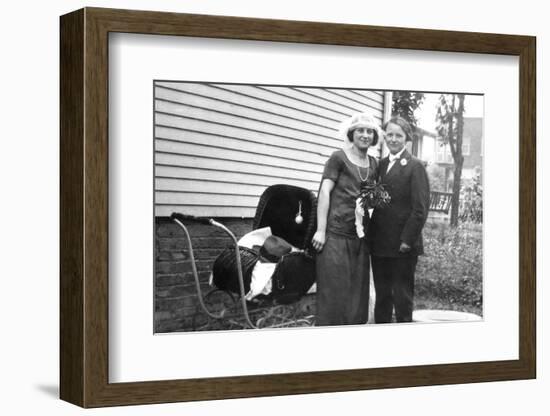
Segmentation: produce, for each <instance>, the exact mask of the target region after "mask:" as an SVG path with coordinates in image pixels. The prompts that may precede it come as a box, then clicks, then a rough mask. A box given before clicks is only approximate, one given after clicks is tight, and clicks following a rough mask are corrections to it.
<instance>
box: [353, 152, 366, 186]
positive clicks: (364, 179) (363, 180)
mask: <svg viewBox="0 0 550 416" xmlns="http://www.w3.org/2000/svg"><path fill="white" fill-rule="evenodd" d="M350 153H351V154H352V155H353V156H354V157H356V158H357V160H358V161H359V163H357V164H356V163H353V164H354V165H355V168H356V169H357V174H358V175H359V179H361V182H366V181H367V179H369V173H370V164H369V165H368V166H365V168H364V169H367V176H366V177H364V178H363V175H361V168H360V167H359V164H360V163H361V158H360V157H359V156H357V155H355V154H354V153H353V150H352V151H351V152H350ZM365 160H366V161H367V163H368V162H369V157H368V156H365Z"/></svg>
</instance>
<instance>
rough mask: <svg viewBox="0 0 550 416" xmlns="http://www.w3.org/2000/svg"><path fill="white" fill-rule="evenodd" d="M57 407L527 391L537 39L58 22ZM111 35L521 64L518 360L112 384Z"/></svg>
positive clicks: (208, 23)
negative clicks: (391, 391) (422, 390)
mask: <svg viewBox="0 0 550 416" xmlns="http://www.w3.org/2000/svg"><path fill="white" fill-rule="evenodd" d="M60 28H61V39H60V41H61V44H60V47H61V50H60V65H61V91H60V101H61V104H60V105H61V108H60V110H61V120H60V125H61V127H60V132H61V155H60V160H61V179H60V187H61V200H60V205H61V215H60V222H61V230H60V233H61V243H60V244H61V246H60V262H61V267H60V278H61V284H60V312H61V314H60V378H61V385H60V396H61V399H63V400H66V401H68V402H71V403H74V404H77V405H79V406H82V407H101V406H114V405H129V404H146V403H163V402H178V401H192V400H212V399H225V398H237V397H258V396H270V395H287V394H302V393H321V392H339V391H351V390H363V389H377V388H397V387H408V386H425V385H440V384H453V383H473V382H486V381H498V380H517V379H529V378H535V376H536V332H535V331H536V325H535V323H536V321H535V313H536V302H535V301H536V296H535V294H536V290H535V276H536V275H535V260H536V259H535V252H536V250H535V249H536V235H535V233H536V232H535V230H536V190H535V189H536V186H535V185H536V179H535V172H536V149H535V128H536V93H535V91H536V90H535V82H536V81H535V74H536V69H535V59H536V58H535V50H536V47H535V45H536V41H535V38H534V37H529V36H516V35H500V34H484V33H467V32H451V31H436V30H420V29H404V28H390V27H375V26H360V25H343V24H328V23H316V22H296V21H282V20H267V19H253V18H240V17H225V16H207V15H190V14H176V13H161V12H146V11H129V10H114V9H99V8H85V9H81V10H78V11H75V12H72V13H70V14H67V15H65V16H62V17H61V21H60ZM110 32H123V33H140V34H151V35H172V36H191V37H205V38H223V39H241V40H260V41H277V42H297V43H312V44H330V45H347V46H368V47H377V48H394V49H414V50H429V51H447V52H468V53H482V54H501V55H512V56H517V57H519V70H520V80H519V103H520V105H519V109H518V111H519V120H520V125H519V135H520V143H519V151H520V155H519V161H520V178H519V179H520V180H519V199H520V207H519V236H520V241H519V247H520V250H519V270H518V273H519V309H520V316H519V359H517V360H507V361H491V362H472V363H458V364H443V365H441V364H437V365H413V366H405V367H390V368H368V369H354V370H339V371H319V372H306V373H287V374H264V375H253V376H237V377H217V378H203V379H181V380H169V381H146V382H131V383H110V382H109V379H108V361H109V354H108V286H109V285H108V282H109V280H108V279H109V277H108V222H109V218H108V172H109V167H108V140H109V138H108V68H109V67H108V65H109V62H108V35H109V33H110Z"/></svg>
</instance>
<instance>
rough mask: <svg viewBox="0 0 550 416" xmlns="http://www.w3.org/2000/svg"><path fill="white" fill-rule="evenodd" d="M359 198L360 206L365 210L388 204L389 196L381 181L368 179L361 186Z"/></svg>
mask: <svg viewBox="0 0 550 416" xmlns="http://www.w3.org/2000/svg"><path fill="white" fill-rule="evenodd" d="M359 200H360V205H361V208H363V209H364V210H366V209H370V208H377V207H383V206H386V205H388V204H389V203H390V201H391V196H390V194H389V193H388V191H387V190H386V187H385V185H384V184H383V183H376V182H371V181H369V182H366V183H364V184H363V185H362V186H361V190H360V192H359Z"/></svg>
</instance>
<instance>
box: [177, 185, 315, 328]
mask: <svg viewBox="0 0 550 416" xmlns="http://www.w3.org/2000/svg"><path fill="white" fill-rule="evenodd" d="M316 214H317V200H316V197H315V195H314V194H313V192H311V191H309V190H307V189H304V188H300V187H297V186H292V185H281V184H279V185H272V186H270V187H268V188H267V189H266V190H265V191H264V193H263V194H262V195H261V197H260V200H259V203H258V206H257V208H256V214H255V216H254V220H253V224H252V228H253V230H257V231H260V232H261V231H263V230H269V231H270V234H271V237H269V238H268V240H269V241H271V242H273V241H275V245H276V246H277V247H275V250H269V249H267V251H266V250H264V249H265V248H266V244H264V245H263V246H262V247H261V248H259V247H257V246H256V247H246V246H242V245H239V244H238V240H237V238H236V237H235V235H234V234H233V233H232V232H231V231H230V230H229V229H228V228H227V227H226V226H224V225H223V224H220V223H219V222H217V221H215V220H213V219H209V218H201V217H194V216H190V215H184V214H181V213H173V214H172V216H171V218H172V220H173V221H174V222H175V223H176V224H178V225H179V226H180V227H181V228H182V229H183V231H184V233H185V235H186V237H187V243H188V247H189V257H190V260H191V267H192V271H193V276H194V278H195V286H196V290H197V295H198V298H199V304H200V307H201V308H202V310H203V311H204V313H206V314H207V315H208V316H209V317H210V318H213V319H224V318H225V316H226V314H227V311H226V310H225V309H222V310H221V312H218V313H214V312H212V311H210V310H209V308H208V307H207V306H206V303H207V302H206V301H205V300H206V299H208V298H209V297H210V295H211V294H212V293H214V292H216V291H223V292H225V293H226V294H227V295H228V296H229V298H230V299H231V303H232V304H236V303H237V302H238V301H239V300H240V305H241V308H242V312H243V315H244V318H245V322H246V326H248V327H250V328H259V327H260V326H261V322H260V321H256V322H255V323H253V322H252V320H251V317H250V314H249V307H252V308H254V307H255V306H256V305H257V303H259V302H261V303H262V305H264V306H265V305H270V307H275V306H276V305H285V304H291V303H294V302H297V301H298V300H299V299H301V298H302V297H303V296H304V295H305V294H306V293H307V292H308V290H310V288H311V287H312V285H313V283H314V281H315V260H314V258H313V253H314V250H313V249H312V247H311V239H312V237H313V233H314V232H315V230H316V226H317V222H316ZM183 221H196V222H199V223H202V224H206V225H212V226H215V227H218V228H220V229H221V230H223V231H224V232H225V233H227V234H228V235H229V237H230V238H231V240H232V242H233V245H232V246H230V247H227V248H226V249H225V250H224V251H223V252H222V253H221V254H220V255H219V256H218V257H217V258H216V260H215V262H214V265H213V269H212V281H213V285H214V286H215V287H214V288H213V289H212V290H210V291H209V292H208V293H207V294H206V295H205V296H203V294H202V290H201V286H200V282H199V277H198V273H197V268H196V265H195V258H194V256H193V248H192V244H191V238H190V235H189V232H188V230H187V228H186V227H185V225H184V224H183ZM267 227H269V228H267ZM243 240H244V238H243V239H241V241H243ZM268 240H266V241H265V242H266V243H267V242H268ZM279 242H281V243H282V245H278V243H279ZM287 246H288V247H292V249H289V250H286V247H287ZM269 262H274V263H276V264H273V265H272V266H273V268H272V270H274V271H273V274H272V275H271V278H270V282H269V285H267V286H266V288H267V292H268V293H267V294H266V290H265V288H264V290H263V293H262V294H259V295H258V296H257V297H256V298H255V299H253V301H251V298H250V295H251V287H252V286H254V276H255V273H256V272H257V270H258V269H259V268H260V266H262V265H264V263H269ZM265 266H267V267H269V265H267V264H266V265H265ZM268 307H269V306H268ZM270 326H271V327H273V326H275V325H270ZM281 326H284V325H281Z"/></svg>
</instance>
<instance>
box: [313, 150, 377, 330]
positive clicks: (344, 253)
mask: <svg viewBox="0 0 550 416" xmlns="http://www.w3.org/2000/svg"><path fill="white" fill-rule="evenodd" d="M369 163H370V167H369V168H359V167H358V166H357V165H355V164H353V163H352V162H351V161H350V160H349V159H348V157H347V156H346V154H345V153H344V151H342V150H338V151H336V152H334V153H333V154H332V155H331V156H330V158H329V160H328V161H327V163H326V164H325V170H324V172H323V179H331V180H332V181H334V183H335V185H334V188H333V189H332V192H331V193H330V205H329V211H328V218H327V230H326V242H325V245H324V247H323V249H322V251H321V252H320V253H319V254H318V255H317V262H316V271H317V319H316V325H318V326H321V325H346V324H364V323H366V322H367V319H368V305H369V280H370V276H369V265H370V264H369V250H368V245H367V243H366V242H365V239H364V238H361V239H360V238H359V237H358V236H357V232H356V229H355V201H356V199H357V197H358V195H359V191H360V187H361V181H362V180H361V178H360V176H359V171H360V172H361V176H362V177H363V179H366V180H369V179H370V180H373V179H374V178H376V176H377V172H378V169H377V165H378V164H377V161H376V159H374V158H373V157H371V156H369Z"/></svg>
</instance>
